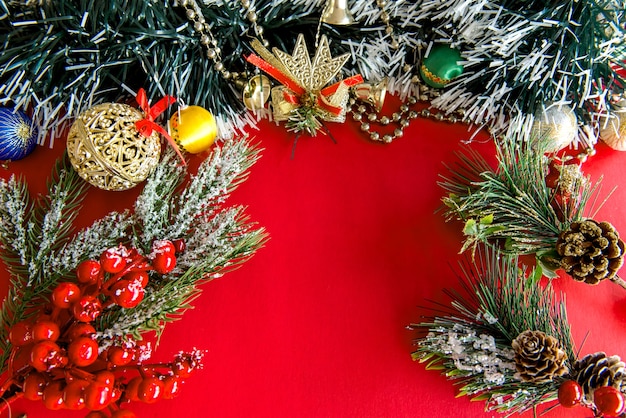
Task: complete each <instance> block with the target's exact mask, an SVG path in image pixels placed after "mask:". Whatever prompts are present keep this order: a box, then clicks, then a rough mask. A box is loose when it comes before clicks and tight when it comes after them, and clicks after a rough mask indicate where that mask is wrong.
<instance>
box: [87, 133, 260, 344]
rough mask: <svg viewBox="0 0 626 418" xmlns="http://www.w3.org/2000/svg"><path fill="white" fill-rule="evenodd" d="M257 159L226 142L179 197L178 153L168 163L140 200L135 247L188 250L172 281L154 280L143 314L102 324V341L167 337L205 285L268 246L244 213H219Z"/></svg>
mask: <svg viewBox="0 0 626 418" xmlns="http://www.w3.org/2000/svg"><path fill="white" fill-rule="evenodd" d="M258 158H259V150H258V149H256V148H255V147H253V146H251V144H250V143H249V142H248V140H246V139H243V140H237V141H234V140H233V141H228V142H226V143H225V144H224V146H223V147H221V148H220V147H215V148H214V149H213V152H212V153H211V155H210V156H209V157H208V158H207V159H205V160H204V161H203V162H202V164H201V165H200V167H199V168H198V172H197V174H196V175H195V176H192V178H191V179H190V180H189V182H188V183H186V184H185V185H184V187H183V188H182V190H180V189H179V188H178V189H177V186H178V184H179V182H178V181H176V180H175V177H176V175H178V176H180V175H181V174H183V172H182V171H181V169H180V168H179V166H178V164H177V161H176V159H175V156H174V155H173V153H170V154H169V155H166V156H165V158H164V160H163V161H162V162H161V163H160V167H158V168H157V170H156V171H155V172H154V173H153V174H152V175H151V176H150V178H149V180H148V181H147V183H146V187H145V189H144V191H143V192H142V193H141V194H140V196H139V197H138V199H137V202H136V205H135V209H136V210H135V212H136V215H137V224H136V226H135V235H136V236H135V238H134V242H135V245H137V246H138V245H140V244H142V245H143V246H144V247H145V246H148V247H149V246H150V244H151V242H152V240H153V239H175V238H184V240H185V243H186V247H187V249H186V250H185V252H183V253H182V254H180V255H179V257H178V259H177V266H176V268H175V269H174V270H173V271H172V272H171V273H170V274H168V275H167V276H165V277H158V276H154V277H153V278H152V279H151V281H150V283H151V285H150V288H149V289H147V291H149V294H150V296H149V297H147V298H146V299H144V300H143V301H142V303H141V304H140V305H139V306H138V307H135V308H133V309H113V310H111V311H110V312H108V313H107V314H106V315H104V316H103V317H102V319H101V321H100V328H99V329H101V330H102V336H118V337H119V336H125V335H135V336H138V335H140V334H141V333H142V332H145V331H149V330H155V331H160V330H162V328H163V326H164V325H165V324H166V323H167V322H170V321H172V320H175V319H178V318H180V316H181V315H182V313H183V312H184V311H185V310H186V309H189V307H190V306H191V302H192V301H193V299H194V298H195V297H197V296H198V295H199V293H200V289H199V288H198V286H199V285H201V284H203V283H204V282H206V281H208V280H210V279H213V278H216V277H221V276H222V275H223V274H225V273H226V272H228V271H230V270H232V269H234V268H236V267H237V266H238V265H239V264H241V263H242V262H244V261H245V260H246V259H247V258H249V257H250V256H251V255H252V254H253V253H254V252H255V251H256V250H257V249H258V248H260V247H261V246H262V244H263V243H264V242H265V239H266V234H265V232H264V231H263V229H255V228H254V227H255V225H254V224H251V223H249V221H248V218H247V217H245V216H244V215H243V208H241V207H232V208H229V209H221V208H220V206H221V205H222V204H223V203H224V201H225V200H226V198H227V197H228V195H229V194H230V192H232V190H234V189H235V188H236V187H237V186H238V185H239V184H240V183H241V182H243V181H244V180H245V179H246V178H247V175H248V169H249V168H250V167H251V166H252V164H254V163H255V162H256V160H257V159H258ZM174 193H178V197H174ZM163 199H167V200H163ZM164 202H165V203H164ZM153 212H154V214H155V216H151V214H152V213H153Z"/></svg>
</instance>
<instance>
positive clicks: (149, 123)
mask: <svg viewBox="0 0 626 418" xmlns="http://www.w3.org/2000/svg"><path fill="white" fill-rule="evenodd" d="M136 100H137V103H138V104H139V107H140V108H141V110H143V113H144V118H143V119H141V120H138V121H137V122H135V128H137V130H138V131H139V133H140V134H141V135H143V136H145V137H149V136H150V135H152V132H153V131H157V132H158V133H160V134H161V135H163V136H164V137H165V139H167V141H168V142H169V143H170V145H171V146H172V148H174V151H176V154H178V156H179V157H180V159H181V161H182V162H183V164H184V165H187V163H186V162H185V158H184V157H183V154H181V152H180V150H179V149H178V145H177V144H176V141H174V139H172V137H171V136H170V135H169V134H168V133H167V131H166V130H165V129H163V127H162V126H161V125H159V124H158V123H156V122H155V121H154V120H155V119H156V118H157V117H159V115H161V113H163V112H165V110H166V109H167V108H168V107H169V106H170V105H171V104H172V103H174V102H176V98H174V97H172V96H164V97H163V98H162V99H161V100H159V101H158V102H156V104H155V105H154V106H152V107H150V102H148V96H147V95H146V91H145V90H144V89H143V88H140V89H139V91H137V96H136Z"/></svg>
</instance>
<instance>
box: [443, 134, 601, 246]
mask: <svg viewBox="0 0 626 418" xmlns="http://www.w3.org/2000/svg"><path fill="white" fill-rule="evenodd" d="M531 143H532V144H540V143H541V142H540V141H531ZM497 158H498V166H497V168H496V169H492V168H491V167H489V165H488V164H487V163H486V162H485V161H484V159H482V157H481V156H479V155H477V154H475V153H474V154H471V153H470V154H469V155H467V156H462V157H461V159H460V162H459V163H458V165H455V166H453V167H449V170H450V173H449V174H448V175H445V176H442V178H443V180H442V181H441V182H440V183H439V185H440V186H441V187H442V188H443V189H444V190H445V191H446V192H447V193H448V195H447V196H445V197H444V198H443V202H444V204H445V206H446V208H445V215H446V217H447V219H454V218H456V219H459V220H462V221H464V222H465V226H464V233H465V235H466V238H465V243H464V246H463V248H462V250H461V251H465V250H466V249H468V248H474V247H475V246H476V245H477V244H478V243H490V244H495V245H501V246H502V248H503V249H504V250H506V251H510V252H514V253H518V254H536V253H542V252H550V251H552V250H553V249H554V246H555V244H556V240H557V238H558V235H559V233H560V232H561V231H563V230H565V229H567V228H568V227H569V225H570V224H571V223H572V222H574V221H577V220H580V219H582V218H583V217H584V216H585V215H586V214H588V213H589V212H590V211H591V210H592V208H590V207H588V202H589V201H590V199H591V198H592V197H593V195H594V194H595V192H596V191H597V190H598V187H599V182H597V183H596V184H591V183H590V181H589V180H588V178H585V177H583V176H582V175H579V176H578V177H576V178H574V179H573V180H571V181H570V184H569V186H568V189H569V190H568V192H569V196H570V197H569V199H570V200H569V202H568V204H567V205H562V204H560V203H558V202H557V201H555V199H556V194H557V191H556V190H555V189H552V188H550V187H548V185H547V184H546V179H545V178H546V175H547V173H548V162H549V161H548V158H547V157H546V156H544V154H543V152H542V151H541V150H540V149H537V148H536V147H535V145H530V144H529V143H526V142H524V141H520V138H519V137H513V138H511V137H507V138H504V139H502V140H501V141H498V143H497ZM557 210H558V212H557Z"/></svg>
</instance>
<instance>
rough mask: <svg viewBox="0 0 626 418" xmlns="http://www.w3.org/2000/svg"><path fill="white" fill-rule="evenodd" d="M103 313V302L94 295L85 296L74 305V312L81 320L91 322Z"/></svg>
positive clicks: (77, 318) (75, 316)
mask: <svg viewBox="0 0 626 418" xmlns="http://www.w3.org/2000/svg"><path fill="white" fill-rule="evenodd" d="M101 313H102V304H101V303H100V300H99V299H98V298H96V297H94V296H83V297H81V298H80V299H79V300H78V302H76V303H74V304H73V305H72V314H73V315H74V318H76V320H78V321H80V322H91V321H93V320H95V319H96V318H97V317H99V316H100V314H101Z"/></svg>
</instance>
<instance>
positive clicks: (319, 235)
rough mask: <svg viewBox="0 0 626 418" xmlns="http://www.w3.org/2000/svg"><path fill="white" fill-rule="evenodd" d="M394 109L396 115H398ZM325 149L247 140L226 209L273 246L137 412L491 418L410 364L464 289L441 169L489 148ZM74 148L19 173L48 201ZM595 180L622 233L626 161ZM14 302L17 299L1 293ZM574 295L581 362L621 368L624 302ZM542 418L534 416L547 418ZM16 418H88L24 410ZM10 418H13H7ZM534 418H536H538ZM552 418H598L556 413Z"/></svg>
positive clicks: (189, 319)
mask: <svg viewBox="0 0 626 418" xmlns="http://www.w3.org/2000/svg"><path fill="white" fill-rule="evenodd" d="M394 105H397V103H390V104H388V106H387V107H388V108H389V109H388V110H389V111H390V112H391V111H393V107H394ZM329 127H330V129H331V131H332V133H333V135H334V137H335V138H336V140H337V143H336V144H335V143H333V142H332V141H331V139H330V138H329V137H328V136H318V137H315V138H309V137H301V138H300V140H299V141H298V144H297V148H296V152H295V158H293V159H292V158H291V151H292V145H293V138H294V136H293V134H290V133H287V132H286V130H285V129H284V127H282V126H281V127H278V126H275V125H274V124H273V123H269V122H262V123H261V124H260V125H259V128H260V129H259V130H258V131H254V132H252V135H253V136H254V137H255V141H256V142H257V143H258V144H259V146H260V147H261V148H263V149H264V151H263V152H262V158H261V160H260V161H259V162H258V163H257V164H256V165H255V166H254V167H253V168H252V170H251V174H250V178H249V179H248V181H246V182H245V183H244V184H243V185H241V186H240V187H239V189H237V190H236V191H235V193H234V194H233V196H232V197H231V198H230V199H229V203H231V204H235V203H239V204H244V205H246V206H247V213H248V214H249V215H250V217H251V218H252V220H254V221H256V222H258V224H259V225H260V226H263V227H265V228H266V229H267V231H268V233H269V234H270V240H269V241H268V242H267V244H266V245H265V246H264V248H262V249H261V250H260V251H258V253H257V254H256V255H255V256H254V257H253V258H252V259H251V260H249V261H248V262H247V263H245V264H244V265H243V266H242V267H241V268H240V269H239V270H237V271H235V272H232V273H229V274H228V275H226V276H224V277H223V278H220V279H219V280H215V281H213V282H211V283H208V284H207V285H205V286H204V288H203V289H204V291H203V294H202V295H201V297H200V298H199V299H197V300H196V302H195V309H193V310H191V311H188V312H187V313H186V314H185V315H184V318H183V319H182V320H181V321H178V322H176V323H173V324H170V325H168V326H167V327H166V329H165V332H164V333H163V336H162V339H161V344H160V346H159V347H158V350H157V353H156V357H157V359H163V360H167V359H170V358H171V357H172V356H173V355H174V354H175V353H177V352H178V351H180V350H190V349H192V348H194V347H197V348H201V349H205V350H206V352H207V355H206V357H205V362H204V368H203V369H202V370H200V371H199V372H197V373H196V374H195V375H193V376H192V377H191V378H189V379H188V380H187V381H186V383H185V385H184V388H183V391H182V393H181V395H180V396H179V397H178V398H176V399H175V400H171V401H165V400H163V401H159V402H158V403H156V404H153V405H143V404H138V403H137V404H131V406H130V408H131V409H132V410H134V411H135V412H137V414H138V416H140V417H188V418H193V417H207V416H211V417H220V418H230V417H233V418H234V417H259V418H261V417H268V418H269V417H273V418H282V417H299V418H307V417H342V418H346V417H390V418H392V417H490V416H496V415H497V414H495V413H486V412H484V409H483V408H484V405H483V404H482V403H479V402H470V401H469V399H467V398H464V397H463V398H455V394H456V393H455V388H454V386H453V385H452V383H451V382H449V381H447V380H446V378H445V377H443V376H440V375H439V374H438V373H437V372H436V371H427V370H425V369H424V365H422V364H419V363H417V362H413V361H412V360H411V357H410V353H411V351H412V349H413V347H412V341H413V339H414V337H415V335H416V334H415V332H414V331H411V330H408V329H407V325H409V324H410V323H412V322H419V321H420V315H422V314H424V313H427V311H426V310H424V309H423V308H420V306H424V305H426V304H427V300H434V301H439V302H446V301H447V299H446V298H445V297H444V295H443V293H442V289H443V288H444V287H448V288H454V287H457V278H456V276H455V274H454V272H453V271H452V269H451V266H454V265H456V263H457V261H458V260H460V257H459V255H458V254H457V253H458V251H459V249H460V246H461V232H460V231H461V225H460V224H459V223H456V222H452V223H446V222H445V221H444V219H443V217H442V216H441V215H440V214H438V213H435V211H436V209H437V208H438V206H439V204H440V198H441V194H442V193H441V190H440V189H439V188H438V186H437V185H436V182H437V180H438V175H439V174H441V173H443V172H444V167H443V163H442V162H446V161H453V160H454V159H455V156H454V153H455V152H458V151H462V150H463V149H464V148H466V147H468V146H472V147H476V148H477V149H478V150H480V151H481V152H483V153H485V154H486V155H490V156H491V155H492V154H493V147H492V145H491V144H490V143H489V141H484V139H483V141H478V142H484V143H478V142H476V141H475V142H473V143H472V144H470V145H466V144H464V143H463V142H462V141H463V140H465V139H467V138H468V137H469V136H470V134H469V133H468V130H467V127H466V126H465V125H450V124H445V123H441V122H434V121H432V120H423V119H419V120H417V121H415V122H413V124H412V125H411V126H410V127H409V128H408V129H406V130H405V136H404V137H403V138H401V139H398V140H396V141H395V142H394V143H392V144H390V145H383V144H380V143H374V142H371V141H369V140H368V139H366V138H365V137H364V136H363V135H362V133H361V132H360V130H359V127H358V125H357V124H355V123H353V122H352V121H351V120H350V121H348V123H345V124H343V125H342V124H329ZM63 147H64V143H63V141H58V142H57V144H56V145H55V147H54V149H53V150H50V149H47V148H38V149H37V150H36V151H35V152H34V153H33V154H32V155H31V156H29V157H27V158H26V159H24V160H22V161H18V162H13V163H10V164H9V170H4V171H3V173H2V174H3V175H5V176H6V175H8V174H9V173H10V172H22V173H25V174H26V176H27V179H28V180H29V182H30V186H31V192H32V193H33V194H36V193H38V192H41V191H42V190H43V187H44V185H45V178H46V177H47V176H48V174H49V173H50V170H51V168H52V164H53V162H54V159H55V158H56V156H58V155H60V153H61V152H62V151H63ZM597 151H598V152H597V155H596V156H594V157H593V158H591V159H590V160H589V161H588V162H587V163H586V164H585V165H584V170H585V172H587V173H588V174H590V175H591V176H592V179H594V180H595V179H598V178H599V177H600V176H602V175H603V176H604V180H603V188H602V190H601V192H600V196H602V197H605V196H606V195H608V194H609V192H610V191H611V189H612V188H613V187H615V186H620V187H619V188H617V190H616V191H615V192H614V193H613V195H612V196H611V197H610V199H609V201H608V202H607V203H606V204H605V205H604V206H603V207H602V209H601V210H600V212H599V214H598V216H597V217H596V219H599V220H607V221H609V222H611V223H613V225H614V226H615V227H616V228H617V229H618V230H621V231H626V217H625V216H624V215H625V213H626V209H625V208H624V206H623V202H624V201H625V198H626V187H623V184H625V180H624V179H623V177H621V175H622V172H623V170H622V164H623V161H624V154H621V153H619V152H616V151H612V150H610V149H608V148H607V147H605V146H603V145H599V146H598V147H597ZM136 193H137V192H136V191H135V190H133V191H129V192H104V191H100V190H96V189H95V188H91V189H90V191H89V194H88V196H87V197H86V200H85V205H84V207H83V209H82V212H81V217H80V220H79V222H81V223H82V225H87V224H90V223H91V222H92V221H93V220H94V219H96V218H98V217H100V216H102V215H104V214H106V213H107V212H109V211H110V210H113V209H121V208H123V207H129V206H131V205H132V202H133V199H134V196H135V195H136ZM2 283H3V285H2V286H3V289H4V290H5V291H6V286H7V284H6V278H5V279H4V281H3V282H2ZM555 287H556V288H557V290H563V291H564V292H566V294H567V304H568V307H569V309H568V312H569V318H570V322H571V324H572V329H573V334H574V338H575V342H576V343H577V344H580V343H581V342H582V341H583V339H584V337H585V335H586V334H587V333H589V337H588V339H587V341H586V343H585V345H584V346H583V347H582V349H581V355H584V354H587V353H590V352H594V351H598V350H602V351H606V352H607V353H608V354H609V355H612V354H618V355H621V356H622V357H626V352H624V347H625V346H626V344H625V342H626V332H625V330H624V327H625V325H626V321H625V319H624V315H625V313H626V307H625V305H624V301H625V300H626V290H623V289H621V288H620V287H618V286H616V285H614V284H611V283H604V284H600V285H598V286H596V287H589V286H587V285H584V284H579V283H575V282H573V281H572V280H571V279H565V278H563V279H558V280H556V281H555ZM544 408H545V407H544V406H542V407H540V408H539V411H542V410H543V409H544ZM12 412H13V416H16V415H17V414H18V413H21V412H28V417H29V418H36V417H51V418H54V417H65V416H68V417H75V416H76V417H78V416H84V415H85V413H69V412H66V411H61V412H49V411H46V410H45V409H44V408H43V407H42V406H41V405H40V404H39V403H34V402H29V401H18V402H16V403H15V404H14V405H13V406H12ZM4 416H7V415H6V413H5V415H4ZM524 416H526V417H530V416H532V414H531V413H527V414H525V415H524ZM547 416H548V417H571V416H575V417H589V416H591V413H590V412H588V411H586V410H583V409H582V408H578V409H575V410H566V409H563V408H556V409H555V410H554V411H552V412H551V413H550V414H548V415H547Z"/></svg>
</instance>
